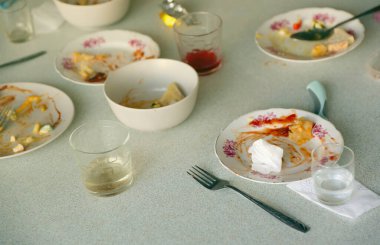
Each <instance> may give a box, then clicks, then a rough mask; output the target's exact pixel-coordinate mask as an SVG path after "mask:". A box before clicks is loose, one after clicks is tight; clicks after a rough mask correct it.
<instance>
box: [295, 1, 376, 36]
mask: <svg viewBox="0 0 380 245" xmlns="http://www.w3.org/2000/svg"><path fill="white" fill-rule="evenodd" d="M376 11H380V5H379V6H376V7H374V8H371V9H369V10H367V11H365V12H363V13H361V14H358V15H355V16H354V17H352V18H349V19H348V20H345V21H342V22H339V23H338V24H336V25H335V26H333V27H330V28H327V29H317V28H313V29H310V30H307V31H300V32H296V33H293V34H292V35H291V36H290V37H291V38H294V39H299V40H306V41H318V40H323V39H326V38H328V37H329V36H331V34H332V33H333V32H334V29H335V28H337V27H338V26H341V25H343V24H346V23H347V22H350V21H351V20H355V19H357V18H360V17H362V16H364V15H368V14H371V13H373V12H376Z"/></svg>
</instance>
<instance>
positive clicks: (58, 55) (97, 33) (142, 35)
mask: <svg viewBox="0 0 380 245" xmlns="http://www.w3.org/2000/svg"><path fill="white" fill-rule="evenodd" d="M117 32H120V33H124V34H135V35H138V36H141V37H144V38H146V39H148V40H149V41H150V42H151V43H152V44H153V45H154V47H155V49H156V50H157V57H156V58H159V57H160V55H161V50H160V46H159V45H158V43H157V42H156V41H155V40H153V38H151V37H150V36H148V35H146V34H143V33H140V32H136V31H130V30H121V29H113V30H100V31H96V32H92V33H87V34H84V35H82V36H79V37H77V38H75V39H73V40H71V41H69V42H67V43H66V44H65V45H64V46H63V47H62V48H61V49H60V50H59V52H58V54H57V55H56V57H55V59H54V69H55V71H56V72H57V73H58V74H59V75H60V76H61V77H62V78H63V79H65V80H66V81H70V82H72V83H75V84H79V85H86V86H94V87H97V86H103V85H104V82H103V83H88V82H84V81H76V80H74V79H71V78H69V77H67V76H65V75H64V74H63V73H62V72H61V71H60V70H59V68H58V66H59V59H60V58H62V53H63V51H64V50H65V49H66V48H67V47H68V46H69V45H70V44H72V43H75V42H78V41H80V40H82V39H86V38H89V37H92V36H94V35H99V34H103V35H104V33H106V34H108V33H117ZM135 62H138V61H135ZM126 65H128V64H126Z"/></svg>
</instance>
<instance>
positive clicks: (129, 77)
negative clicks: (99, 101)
mask: <svg viewBox="0 0 380 245" xmlns="http://www.w3.org/2000/svg"><path fill="white" fill-rule="evenodd" d="M172 82H176V83H177V85H178V87H179V88H180V90H181V91H182V93H183V94H184V95H185V98H183V99H182V100H180V101H178V102H176V103H174V104H171V105H168V106H164V107H160V108H152V109H135V108H129V107H126V106H122V105H120V102H121V101H123V100H124V99H125V98H126V96H127V95H130V96H133V98H134V99H135V100H152V99H156V98H160V97H161V96H162V94H163V93H164V92H165V91H166V89H167V86H168V84H169V83H172ZM198 83H199V81H198V75H197V73H196V71H195V70H194V69H193V68H192V67H191V66H189V65H187V64H185V63H183V62H180V61H176V60H170V59H152V60H143V61H138V62H135V63H132V64H130V65H127V66H124V67H122V68H120V69H118V70H116V71H115V72H112V73H110V75H109V77H108V78H107V80H106V81H105V83H104V93H105V96H106V98H107V101H108V103H109V105H110V107H111V109H112V111H113V112H114V114H115V115H116V117H117V118H118V119H119V120H120V121H121V122H122V123H124V124H125V125H126V126H128V127H130V128H134V129H137V130H141V131H156V130H163V129H168V128H171V127H174V126H176V125H178V124H180V123H181V122H183V121H184V120H185V119H186V118H187V117H188V116H189V115H190V114H191V112H192V110H193V108H194V105H195V103H196V99H197V94H198V86H199V85H198ZM131 93H133V94H132V95H131Z"/></svg>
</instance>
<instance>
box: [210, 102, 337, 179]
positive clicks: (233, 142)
mask: <svg viewBox="0 0 380 245" xmlns="http://www.w3.org/2000/svg"><path fill="white" fill-rule="evenodd" d="M284 118H285V119H284ZM295 118H296V119H299V118H305V119H306V120H309V121H311V122H312V125H313V126H312V129H311V135H312V136H311V138H310V139H309V140H308V141H306V142H304V143H303V144H302V145H300V144H296V143H295V142H294V141H293V140H290V139H289V138H288V137H287V136H286V127H284V125H286V124H279V122H280V121H281V120H282V122H284V120H290V119H295ZM284 130H285V131H284ZM274 131H276V133H277V134H275V133H273V132H274ZM263 132H265V133H263ZM268 132H271V133H268ZM284 133H285V134H284ZM260 138H263V139H265V140H267V141H268V142H270V143H272V144H275V145H278V146H280V147H281V148H283V150H284V156H283V163H282V170H281V172H280V173H272V172H271V173H269V174H261V173H259V172H256V171H254V170H252V169H251V165H252V161H251V156H250V153H248V148H249V147H250V146H251V145H252V143H253V142H254V141H255V140H257V139H260ZM324 142H336V143H341V144H343V137H342V135H341V134H340V132H339V131H338V130H337V129H336V128H335V127H334V125H333V124H331V123H330V122H329V121H327V120H325V119H323V118H321V117H319V116H318V115H316V114H313V113H310V112H307V111H302V110H297V109H279V108H276V109H269V110H262V111H255V112H251V113H248V114H246V115H243V116H241V117H239V118H238V119H236V120H234V121H233V122H232V123H231V124H230V125H228V126H227V127H226V128H225V129H224V130H223V131H222V132H221V133H220V135H219V136H218V138H217V140H216V143H215V153H216V156H217V157H218V159H219V161H220V163H221V164H222V165H223V166H224V167H225V168H227V169H228V170H230V171H232V172H233V173H234V174H236V175H238V176H240V177H243V178H245V179H248V180H252V181H256V182H262V183H287V182H292V181H297V180H302V179H305V178H308V177H310V175H311V173H310V164H311V151H312V150H313V149H314V148H315V147H316V146H318V145H320V144H321V143H324Z"/></svg>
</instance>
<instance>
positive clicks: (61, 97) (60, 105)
mask: <svg viewBox="0 0 380 245" xmlns="http://www.w3.org/2000/svg"><path fill="white" fill-rule="evenodd" d="M34 95H37V96H40V98H41V102H40V103H33V109H31V110H26V111H29V112H27V113H25V114H23V115H24V116H21V115H20V116H18V117H17V120H16V121H10V122H9V123H8V124H7V126H6V128H5V130H4V131H2V132H1V133H0V147H1V150H0V159H4V158H9V157H15V156H19V155H23V154H26V153H29V152H32V151H34V150H37V149H39V148H41V147H43V146H45V145H47V144H48V143H50V142H52V141H53V140H54V139H56V138H57V137H58V136H60V135H61V134H62V133H63V132H64V131H65V130H66V129H67V128H68V126H69V125H70V123H71V121H72V120H73V117H74V104H73V102H72V100H71V99H70V97H69V96H67V95H66V94H65V93H64V92H62V91H61V90H59V89H57V88H54V87H51V86H48V85H45V84H41V83H23V82H18V83H6V84H2V85H0V98H4V97H5V96H14V100H13V101H11V102H10V103H8V105H10V106H12V108H13V109H14V110H16V109H17V108H19V107H20V105H21V104H23V102H24V101H25V100H26V99H27V98H28V97H29V96H34ZM42 106H43V107H44V108H45V109H46V110H44V109H41V108H42ZM35 123H41V124H42V125H43V124H50V125H51V126H53V130H52V131H51V133H50V134H49V135H48V136H46V137H43V138H42V137H40V136H39V135H35V134H33V132H32V131H33V127H34V125H35ZM12 135H14V136H16V139H17V140H19V139H22V138H26V137H29V136H30V137H32V138H35V139H37V140H36V141H35V142H33V143H31V144H30V145H28V146H26V147H25V150H24V151H21V152H18V153H5V151H8V150H9V149H11V148H12V146H14V145H15V144H17V143H13V144H12V145H10V144H9V140H10V136H12Z"/></svg>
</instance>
